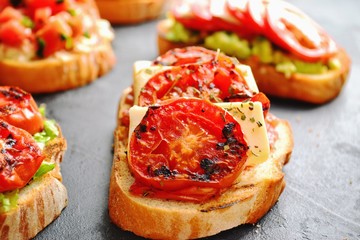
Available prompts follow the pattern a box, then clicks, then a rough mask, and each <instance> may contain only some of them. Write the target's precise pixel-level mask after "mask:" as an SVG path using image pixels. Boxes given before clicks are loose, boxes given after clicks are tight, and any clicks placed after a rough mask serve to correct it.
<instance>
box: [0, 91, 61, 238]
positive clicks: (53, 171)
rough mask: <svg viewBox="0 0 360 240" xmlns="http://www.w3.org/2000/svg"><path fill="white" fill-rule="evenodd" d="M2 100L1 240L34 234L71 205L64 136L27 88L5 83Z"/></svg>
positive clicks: (0, 117)
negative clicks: (64, 174)
mask: <svg viewBox="0 0 360 240" xmlns="http://www.w3.org/2000/svg"><path fill="white" fill-rule="evenodd" d="M0 99H1V100H0V102H1V103H0V139H1V140H0V147H1V152H0V239H31V238H33V237H35V236H36V235H37V234H38V233H39V232H40V231H41V230H43V229H44V228H45V227H46V226H47V225H49V224H50V223H51V222H52V221H54V220H55V219H56V218H57V217H58V216H59V215H60V213H61V211H62V210H63V209H64V208H65V207H66V206H67V201H68V198H67V190H66V188H65V186H64V185H63V184H62V176H61V172H60V162H61V161H62V158H63V154H64V151H65V150H66V140H65V138H64V137H63V135H62V133H61V129H60V127H59V126H58V125H57V124H56V122H55V121H54V120H50V119H46V118H45V117H44V107H41V108H40V109H38V107H37V105H36V103H35V101H34V100H33V98H32V96H31V95H30V94H29V93H27V92H25V91H23V90H21V89H19V88H17V87H7V86H2V87H0ZM39 110H40V111H39Z"/></svg>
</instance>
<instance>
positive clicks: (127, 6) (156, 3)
mask: <svg viewBox="0 0 360 240" xmlns="http://www.w3.org/2000/svg"><path fill="white" fill-rule="evenodd" d="M96 4H97V6H98V8H99V11H100V16H101V17H102V18H105V19H107V20H109V21H110V22H111V23H118V24H136V23H141V22H145V21H148V20H151V19H155V18H157V17H158V16H159V15H160V13H161V11H162V9H163V5H164V0H96Z"/></svg>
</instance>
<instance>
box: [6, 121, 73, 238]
mask: <svg viewBox="0 0 360 240" xmlns="http://www.w3.org/2000/svg"><path fill="white" fill-rule="evenodd" d="M59 129H60V128H59ZM65 150H66V140H65V139H64V137H63V136H62V135H60V136H59V137H57V138H55V139H53V140H51V141H50V142H48V143H47V145H46V146H45V148H44V150H43V151H44V154H45V156H46V159H45V160H44V161H48V162H54V163H56V167H55V169H53V170H52V171H50V172H48V173H46V174H45V175H43V176H42V177H40V178H37V179H36V180H32V181H31V182H29V184H28V185H26V186H25V187H24V188H22V189H21V190H19V199H18V206H17V207H16V208H14V209H12V210H10V211H9V212H6V213H1V214H0V239H19V240H22V239H24V240H25V239H31V238H33V237H35V236H36V235H37V234H38V233H39V232H40V231H41V230H43V229H44V228H45V227H46V226H47V225H49V224H50V223H51V222H52V221H54V220H55V219H56V218H57V217H58V216H59V215H60V213H61V211H62V210H63V209H64V208H65V207H66V206H67V202H68V197H67V191H66V188H65V186H64V185H63V184H62V183H61V179H62V178H61V173H60V162H61V161H62V158H63V154H64V151H65Z"/></svg>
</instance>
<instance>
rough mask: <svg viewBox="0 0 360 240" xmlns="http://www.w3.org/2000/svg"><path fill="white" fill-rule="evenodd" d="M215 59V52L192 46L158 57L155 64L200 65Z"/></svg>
mask: <svg viewBox="0 0 360 240" xmlns="http://www.w3.org/2000/svg"><path fill="white" fill-rule="evenodd" d="M215 57H216V52H215V51H212V50H209V49H206V48H203V47H197V46H194V47H192V46H191V47H185V48H176V49H172V50H169V51H167V52H166V53H164V54H163V55H161V56H159V57H157V58H156V59H155V60H154V61H153V64H154V65H163V66H181V65H186V64H193V63H198V64H200V63H205V62H209V61H213V60H214V59H215Z"/></svg>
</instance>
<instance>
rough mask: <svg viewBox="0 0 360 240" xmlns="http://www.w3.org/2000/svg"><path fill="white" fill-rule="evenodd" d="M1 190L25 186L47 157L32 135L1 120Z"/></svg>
mask: <svg viewBox="0 0 360 240" xmlns="http://www.w3.org/2000/svg"><path fill="white" fill-rule="evenodd" d="M0 139H1V142H2V145H1V151H0V192H1V193H2V192H6V191H12V190H15V189H19V188H22V187H24V186H25V185H26V184H27V183H28V182H29V181H30V180H31V178H32V177H33V176H34V174H35V173H36V171H37V170H38V168H39V167H40V165H41V162H42V161H43V159H44V158H45V157H44V156H43V155H42V153H41V150H40V148H39V146H38V145H37V143H36V142H35V140H34V139H33V138H32V136H31V135H30V134H29V133H28V132H26V131H24V130H22V129H20V128H17V127H14V126H12V125H10V124H8V123H7V122H4V121H2V120H0Z"/></svg>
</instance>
